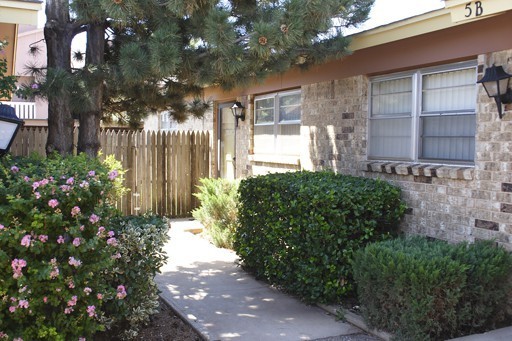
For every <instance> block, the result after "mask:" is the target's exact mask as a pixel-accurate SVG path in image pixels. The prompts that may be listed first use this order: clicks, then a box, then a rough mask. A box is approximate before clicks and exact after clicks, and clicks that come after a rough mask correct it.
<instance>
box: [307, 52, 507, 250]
mask: <svg viewBox="0 0 512 341" xmlns="http://www.w3.org/2000/svg"><path fill="white" fill-rule="evenodd" d="M478 62H479V68H478V70H479V72H480V73H481V74H480V75H479V76H481V75H482V73H483V70H484V69H485V66H486V65H492V63H496V65H503V66H504V68H505V70H506V71H508V72H509V73H512V50H509V51H503V52H499V53H494V54H490V55H482V56H480V57H479V59H478ZM477 101H478V105H477V135H476V155H475V165H474V167H468V166H442V165H425V164H411V163H409V164H408V163H391V162H389V163H386V162H371V161H367V160H366V142H367V140H366V136H367V112H368V79H367V78H366V77H364V76H359V77H353V78H349V79H343V80H336V81H330V82H324V83H318V84H313V85H306V86H303V87H302V124H303V126H302V128H301V137H302V140H303V141H304V142H305V143H304V145H305V148H304V150H303V153H302V154H301V160H300V161H301V165H302V168H303V169H307V170H320V169H332V170H335V171H336V172H339V173H344V174H352V175H360V176H367V177H372V178H382V179H385V180H388V181H390V182H392V183H394V184H396V185H398V186H399V187H401V188H402V193H403V194H402V196H403V199H404V200H405V201H406V202H407V204H408V206H409V209H408V212H407V215H406V217H405V219H404V222H403V226H402V228H403V230H404V231H406V232H409V233H418V234H424V235H428V236H432V237H436V238H440V239H444V240H449V241H452V242H456V241H462V240H468V241H474V240H475V239H494V240H496V242H497V243H499V244H501V245H504V246H505V247H507V248H508V249H509V250H512V105H509V106H508V107H505V108H504V109H505V110H504V117H503V119H502V120H500V119H499V118H498V113H497V110H496V105H495V103H494V100H492V99H489V98H488V97H487V95H486V93H485V91H484V90H483V88H482V87H481V86H480V87H479V91H478V100H477ZM507 110H509V111H508V112H507Z"/></svg>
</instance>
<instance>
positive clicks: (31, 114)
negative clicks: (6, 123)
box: [4, 102, 36, 120]
mask: <svg viewBox="0 0 512 341" xmlns="http://www.w3.org/2000/svg"><path fill="white" fill-rule="evenodd" d="M4 104H7V105H10V106H11V107H13V108H14V109H16V116H18V117H19V118H21V119H22V120H35V119H36V103H35V102H4Z"/></svg>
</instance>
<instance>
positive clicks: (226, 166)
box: [219, 104, 236, 180]
mask: <svg viewBox="0 0 512 341" xmlns="http://www.w3.org/2000/svg"><path fill="white" fill-rule="evenodd" d="M219 118H220V148H219V153H220V155H219V166H220V167H219V170H220V177H221V178H224V179H231V180H233V179H235V167H236V166H235V118H234V117H233V114H232V113H231V107H230V105H229V104H226V105H225V106H224V105H221V106H220V107H219Z"/></svg>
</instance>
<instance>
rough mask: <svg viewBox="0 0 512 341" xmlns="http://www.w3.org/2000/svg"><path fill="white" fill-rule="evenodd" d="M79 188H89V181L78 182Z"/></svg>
mask: <svg viewBox="0 0 512 341" xmlns="http://www.w3.org/2000/svg"><path fill="white" fill-rule="evenodd" d="M80 188H89V183H88V182H87V181H82V182H81V183H80Z"/></svg>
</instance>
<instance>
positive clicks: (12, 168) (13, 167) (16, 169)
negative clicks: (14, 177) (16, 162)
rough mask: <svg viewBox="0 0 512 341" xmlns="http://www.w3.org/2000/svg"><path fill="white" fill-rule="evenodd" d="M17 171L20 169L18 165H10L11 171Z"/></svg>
mask: <svg viewBox="0 0 512 341" xmlns="http://www.w3.org/2000/svg"><path fill="white" fill-rule="evenodd" d="M19 171H20V169H19V168H18V167H16V166H12V167H11V172H13V173H18V172H19Z"/></svg>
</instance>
